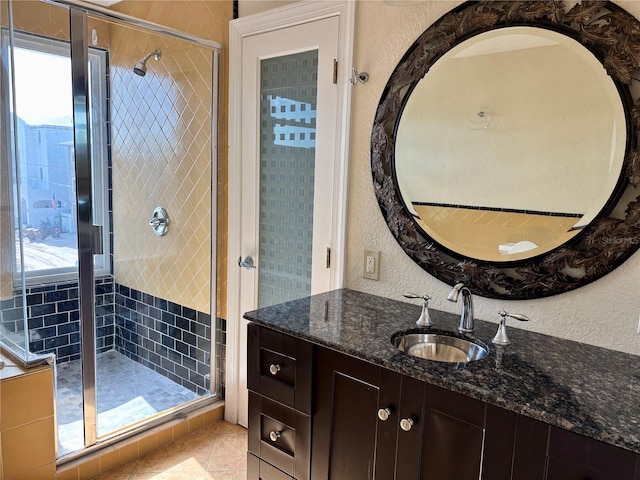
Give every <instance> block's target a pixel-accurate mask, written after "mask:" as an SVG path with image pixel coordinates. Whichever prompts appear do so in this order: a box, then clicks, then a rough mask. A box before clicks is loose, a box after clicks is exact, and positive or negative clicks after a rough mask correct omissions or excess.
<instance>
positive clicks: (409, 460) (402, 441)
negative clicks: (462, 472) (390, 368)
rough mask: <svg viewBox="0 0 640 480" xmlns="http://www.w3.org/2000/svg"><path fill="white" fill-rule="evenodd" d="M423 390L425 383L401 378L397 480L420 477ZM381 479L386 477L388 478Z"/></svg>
mask: <svg viewBox="0 0 640 480" xmlns="http://www.w3.org/2000/svg"><path fill="white" fill-rule="evenodd" d="M424 389H425V383H424V382H422V381H420V380H416V379H413V378H409V377H405V376H403V377H402V388H401V395H400V406H399V408H398V423H397V429H398V441H397V450H396V475H395V478H396V479H398V480H418V479H419V478H420V469H421V462H422V458H421V452H422V437H423V435H424V433H425V432H424ZM378 478H380V479H383V478H385V477H378ZM386 478H394V477H386Z"/></svg>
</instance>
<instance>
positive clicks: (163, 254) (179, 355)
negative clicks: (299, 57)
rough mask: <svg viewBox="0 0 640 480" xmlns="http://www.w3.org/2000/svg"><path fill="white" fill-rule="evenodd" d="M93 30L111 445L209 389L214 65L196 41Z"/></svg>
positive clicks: (101, 419) (100, 363) (103, 379)
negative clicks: (103, 130) (102, 52)
mask: <svg viewBox="0 0 640 480" xmlns="http://www.w3.org/2000/svg"><path fill="white" fill-rule="evenodd" d="M89 23H90V24H91V25H92V28H94V29H95V33H93V32H92V33H91V35H93V40H95V41H96V42H97V44H98V45H99V46H101V47H102V48H104V49H108V52H109V57H108V78H109V82H110V83H109V92H110V95H109V117H105V116H99V114H97V113H95V111H93V110H92V115H93V117H92V125H93V126H94V129H95V128H99V126H100V125H104V124H107V123H108V124H109V126H110V132H109V134H110V154H111V164H110V165H109V171H108V175H107V178H109V179H110V182H109V183H108V189H109V190H108V193H109V198H110V200H109V202H108V203H109V204H110V205H111V210H110V211H109V214H110V217H111V218H110V225H111V230H110V231H109V234H110V236H111V239H112V249H113V250H112V251H111V259H110V262H111V265H112V269H113V270H112V271H113V275H112V276H111V277H110V280H111V283H109V284H104V285H97V286H96V289H97V290H96V312H95V314H96V342H97V347H98V356H97V365H96V371H97V376H96V388H97V411H98V419H97V434H98V437H99V438H103V437H105V436H109V435H111V434H113V433H114V432H117V431H119V430H121V429H122V428H125V427H128V426H130V425H132V424H135V423H136V422H140V421H142V420H147V419H148V418H150V417H153V416H155V415H158V414H160V413H161V412H165V411H167V410H171V409H175V408H176V407H178V406H180V405H183V404H185V403H186V402H191V401H195V400H197V399H199V398H201V397H203V396H207V395H209V394H210V391H211V376H210V371H211V343H212V342H211V338H212V329H211V248H212V242H211V224H212V223H211V222H212V212H211V205H212V204H211V192H212V114H213V112H212V106H213V103H214V98H213V94H214V92H213V90H212V86H213V66H214V64H213V51H212V49H211V48H207V47H203V46H200V45H198V44H195V43H192V42H189V41H187V40H183V39H178V38H174V37H170V36H167V35H162V34H158V33H154V32H151V31H148V30H143V29H140V28H134V27H132V26H130V25H127V24H124V23H120V22H117V21H114V20H104V19H101V18H98V17H93V16H89ZM101 81H104V77H102V80H100V79H92V82H91V86H92V89H99V88H101ZM105 113H106V112H105ZM158 207H162V208H163V209H164V212H166V216H165V213H160V214H158V213H157V211H156V209H157V208H158ZM154 212H156V213H154ZM167 217H168V220H167ZM105 231H106V230H105Z"/></svg>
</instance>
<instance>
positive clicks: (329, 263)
mask: <svg viewBox="0 0 640 480" xmlns="http://www.w3.org/2000/svg"><path fill="white" fill-rule="evenodd" d="M327 268H331V247H327Z"/></svg>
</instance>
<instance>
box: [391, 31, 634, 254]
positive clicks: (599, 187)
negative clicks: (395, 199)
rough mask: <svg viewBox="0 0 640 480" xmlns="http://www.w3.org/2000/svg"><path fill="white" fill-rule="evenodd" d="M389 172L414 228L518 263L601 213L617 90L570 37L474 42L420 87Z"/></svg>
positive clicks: (496, 35) (608, 189) (621, 123)
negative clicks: (392, 171)
mask: <svg viewBox="0 0 640 480" xmlns="http://www.w3.org/2000/svg"><path fill="white" fill-rule="evenodd" d="M396 138H397V143H396V157H395V159H396V160H395V169H396V171H395V174H396V179H397V182H398V185H399V188H400V193H401V195H402V198H403V199H404V203H405V205H406V206H407V208H408V209H409V210H410V211H411V213H412V214H413V215H414V217H415V218H416V221H417V223H418V225H420V227H422V228H423V229H424V230H425V231H426V233H427V234H428V235H429V236H431V237H432V238H434V239H435V240H437V241H438V242H439V243H441V244H442V245H443V246H445V247H447V248H449V249H451V250H453V251H455V252H458V253H460V254H462V255H464V256H466V257H470V258H476V259H481V260H493V261H511V260H521V259H523V258H528V257H532V256H536V255H539V254H541V253H544V252H547V251H549V250H551V249H553V248H555V247H557V246H559V245H561V244H563V243H565V242H567V241H568V240H569V239H571V238H573V237H574V236H575V235H576V234H577V233H578V232H579V231H580V229H581V228H582V227H583V226H584V225H588V224H589V223H590V222H591V221H592V220H593V219H594V218H595V217H596V215H597V214H598V213H599V212H600V211H601V210H602V208H603V207H604V205H605V204H606V202H607V200H608V199H609V197H610V196H611V194H612V192H613V190H614V188H615V186H616V184H617V182H618V179H619V177H620V173H621V170H622V164H623V161H624V155H625V147H626V122H625V113H624V108H623V105H622V100H621V98H620V94H619V93H618V90H617V88H616V86H615V84H614V82H613V81H612V79H611V77H609V76H608V75H607V72H606V71H605V69H604V67H603V66H602V64H601V63H600V62H599V61H598V59H597V58H596V57H595V56H594V55H593V54H592V53H591V52H590V51H588V50H587V49H586V48H585V47H584V46H582V45H581V44H580V43H578V42H577V41H576V40H574V39H572V38H570V37H568V36H566V35H563V34H560V33H557V32H554V31H551V30H547V29H543V28H538V27H529V26H526V27H509V28H502V29H498V30H492V31H489V32H485V33H481V34H479V35H476V36H474V37H472V38H470V39H469V40H466V41H464V42H461V43H460V44H458V45H456V46H455V47H454V48H452V49H451V50H449V51H448V52H447V53H446V54H445V55H443V56H442V57H441V58H440V59H439V60H438V61H437V62H435V63H434V65H433V66H432V67H431V69H430V70H429V72H428V73H427V75H425V77H424V78H423V79H422V80H420V81H419V82H418V83H417V85H416V86H415V88H414V89H413V91H412V92H411V95H410V98H409V100H408V101H407V104H406V106H405V108H404V110H403V112H402V117H401V119H400V122H399V125H398V129H397V136H396Z"/></svg>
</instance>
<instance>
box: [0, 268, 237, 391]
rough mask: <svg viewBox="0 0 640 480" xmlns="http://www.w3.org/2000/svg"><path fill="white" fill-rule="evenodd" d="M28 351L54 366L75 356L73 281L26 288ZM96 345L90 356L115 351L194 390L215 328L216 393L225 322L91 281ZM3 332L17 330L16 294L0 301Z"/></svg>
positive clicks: (205, 382)
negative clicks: (48, 356)
mask: <svg viewBox="0 0 640 480" xmlns="http://www.w3.org/2000/svg"><path fill="white" fill-rule="evenodd" d="M26 299H27V309H28V329H29V349H30V351H31V352H32V353H54V354H55V355H56V363H63V362H68V361H71V360H76V359H79V358H80V351H81V350H80V320H79V316H80V313H79V300H78V284H77V282H65V283H60V284H57V285H47V286H37V287H30V288H28V289H27V292H26ZM95 313H96V330H97V335H96V346H97V351H98V353H103V352H106V351H108V350H111V349H116V350H117V351H119V352H120V353H123V354H124V355H126V356H128V357H129V358H131V359H133V360H135V361H136V362H138V363H141V364H143V365H145V366H147V367H149V368H152V369H153V370H155V371H156V372H158V373H160V374H162V375H164V376H166V377H168V378H170V379H172V380H173V381H175V382H177V383H179V384H180V385H183V386H184V387H186V388H188V389H189V390H191V391H193V392H196V393H197V394H199V395H205V394H207V393H209V390H210V384H211V377H210V373H211V372H210V362H211V353H210V352H211V338H212V333H213V332H212V326H213V328H215V329H216V330H215V337H214V338H216V342H215V345H214V353H213V354H214V355H215V359H216V371H215V372H214V375H215V377H214V378H215V379H216V380H217V384H218V386H219V389H218V393H219V394H220V395H221V397H222V398H224V378H225V371H226V323H227V322H226V320H225V319H222V318H219V317H218V318H216V319H215V325H212V321H211V316H210V315H209V314H206V313H203V312H198V311H196V310H193V309H190V308H188V307H185V306H182V305H179V304H176V303H173V302H170V301H167V300H164V299H162V298H159V297H154V296H152V295H149V294H146V293H143V292H140V291H138V290H135V289H131V288H128V287H125V286H123V285H119V284H116V283H115V282H114V281H113V278H104V279H97V280H96V303H95ZM0 322H2V325H3V327H4V330H5V331H6V332H9V333H16V334H19V333H21V332H23V331H24V324H23V321H22V297H21V296H20V295H18V294H17V292H16V295H15V297H14V298H12V299H9V300H3V301H0Z"/></svg>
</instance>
